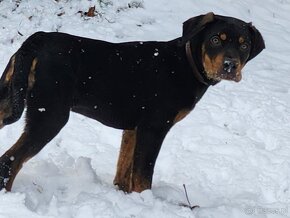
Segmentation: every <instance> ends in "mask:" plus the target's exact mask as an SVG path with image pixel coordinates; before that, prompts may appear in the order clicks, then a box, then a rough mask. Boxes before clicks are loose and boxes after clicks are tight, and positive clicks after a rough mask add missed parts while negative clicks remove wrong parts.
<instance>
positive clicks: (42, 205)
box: [0, 0, 290, 218]
mask: <svg viewBox="0 0 290 218" xmlns="http://www.w3.org/2000/svg"><path fill="white" fill-rule="evenodd" d="M17 2H19V3H17ZM99 2H101V3H100V4H99ZM128 3H129V4H130V5H131V6H130V7H129V6H128ZM17 4H18V7H17ZM94 5H95V6H96V12H97V13H98V14H97V16H96V17H94V18H88V17H81V14H80V13H77V12H78V11H83V12H84V11H87V10H88V8H89V7H91V6H94ZM209 11H214V13H216V14H222V15H227V16H234V17H237V18H239V19H242V20H245V21H247V22H253V24H254V25H255V26H256V27H257V29H259V30H260V31H261V33H262V35H263V37H264V39H265V42H266V47H267V49H266V50H264V51H263V52H262V53H261V54H260V55H258V56H257V57H256V58H255V59H253V60H252V61H250V62H249V63H248V64H247V65H246V67H245V68H244V74H243V79H242V81H241V82H240V83H233V82H221V83H220V84H218V85H217V86H215V87H212V88H210V89H209V91H208V92H207V93H206V94H205V96H204V97H203V98H202V99H201V101H200V103H199V104H198V105H197V106H196V108H195V110H194V111H193V112H192V113H191V114H190V115H188V116H187V117H186V118H185V119H184V120H183V121H181V122H180V123H178V124H177V125H176V126H175V127H174V128H173V129H172V130H171V131H170V133H169V134H168V135H167V137H166V139H165V142H164V144H163V147H162V149H161V153H160V155H159V158H158V160H157V163H156V168H155V174H154V181H153V188H152V190H146V191H144V192H142V193H140V194H139V193H132V194H124V193H123V192H121V191H118V190H116V189H115V187H114V186H113V184H112V181H113V178H114V174H115V170H116V163H117V157H118V151H119V145H120V138H121V133H122V132H121V131H120V130H115V129H112V128H108V127H105V126H104V125H102V124H100V123H99V122H97V121H94V120H91V119H89V118H86V117H83V116H81V115H78V114H74V113H71V116H70V120H69V122H68V124H67V125H66V126H65V128H63V130H62V131H61V132H60V133H59V134H58V136H57V137H55V138H54V139H53V140H52V141H51V142H50V143H49V144H48V145H47V146H46V147H45V148H44V149H43V150H42V151H41V152H40V153H39V154H38V155H37V156H35V157H34V158H33V159H31V160H30V161H29V162H27V163H26V164H25V165H24V167H23V169H22V170H21V171H20V173H19V174H18V176H17V178H16V180H15V183H14V186H13V189H12V192H11V193H5V192H4V191H1V192H0V217H1V218H2V217H3V218H8V217H9V218H10V217H11V218H18V217H31V218H55V217H62V218H83V217H86V218H93V217H161V218H162V217H167V218H169V217H174V218H177V217H178V218H181V217H199V218H201V217H202V218H225V217H231V218H242V217H257V218H281V217H290V144H289V141H290V105H289V103H290V88H289V87H290V74H289V69H290V62H289V55H290V39H289V35H290V29H289V26H290V16H289V11H290V1H289V0H264V1H251V0H244V1H233V0H220V1H211V0H204V1H193V0H183V1H182V2H177V1H168V0H144V1H142V2H141V0H139V1H138V0H137V1H131V0H118V1H109V0H103V1H97V0H91V1H89V0H70V1H65V0H59V1H52V0H51V1H45V0H30V1H28V0H22V1H0V17H1V22H0V72H2V71H3V70H4V68H5V66H6V64H7V63H8V60H9V58H10V57H11V55H12V54H13V53H14V52H15V51H16V50H17V49H18V48H19V46H20V45H21V43H22V42H23V41H24V40H25V39H26V38H27V37H28V36H29V35H31V34H32V33H34V32H36V31H40V30H42V31H62V32H67V33H71V34H75V35H80V36H85V37H91V38H96V39H102V40H107V41H112V42H121V41H133V40H162V41H164V40H171V39H173V38H176V37H178V36H180V34H181V27H182V22H184V21H185V20H186V19H188V18H190V17H192V16H196V15H199V14H204V13H207V12H209ZM172 73H174V72H172ZM56 82H57V81H56ZM23 124H24V118H22V119H21V120H20V121H19V122H17V123H15V124H13V125H10V126H7V127H5V128H3V129H1V131H0V151H1V154H2V153H4V152H5V151H6V150H7V149H8V148H10V147H11V146H12V145H13V143H15V141H16V140H17V138H18V137H19V136H20V134H21V131H22V129H23ZM44 131H45V130H44ZM183 184H185V185H186V189H187V192H188V196H189V199H190V201H191V204H192V205H199V206H200V208H195V209H194V210H190V209H189V208H187V207H182V206H179V204H180V203H183V204H187V200H186V197H185V193H184V189H183ZM192 205H191V206H192Z"/></svg>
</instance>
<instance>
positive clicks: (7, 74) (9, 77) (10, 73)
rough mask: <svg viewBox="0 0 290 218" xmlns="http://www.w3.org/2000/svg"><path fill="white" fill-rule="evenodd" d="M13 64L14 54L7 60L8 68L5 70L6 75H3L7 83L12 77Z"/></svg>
mask: <svg viewBox="0 0 290 218" xmlns="http://www.w3.org/2000/svg"><path fill="white" fill-rule="evenodd" d="M14 64H15V56H13V57H12V58H11V59H10V61H9V69H8V71H7V72H6V76H5V82H6V83H8V82H9V81H10V80H11V79H12V76H13V73H14Z"/></svg>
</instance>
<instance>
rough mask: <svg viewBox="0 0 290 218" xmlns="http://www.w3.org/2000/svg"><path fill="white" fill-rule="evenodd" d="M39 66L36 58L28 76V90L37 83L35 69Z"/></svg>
mask: <svg viewBox="0 0 290 218" xmlns="http://www.w3.org/2000/svg"><path fill="white" fill-rule="evenodd" d="M36 64H37V58H34V59H33V61H32V64H31V67H30V72H29V75H28V88H29V89H31V88H32V87H33V85H34V83H35V68H36Z"/></svg>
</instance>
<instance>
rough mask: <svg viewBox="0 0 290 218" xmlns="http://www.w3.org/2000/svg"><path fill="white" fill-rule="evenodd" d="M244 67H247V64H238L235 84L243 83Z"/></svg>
mask: <svg viewBox="0 0 290 218" xmlns="http://www.w3.org/2000/svg"><path fill="white" fill-rule="evenodd" d="M244 66H245V64H241V63H239V64H238V67H237V73H236V78H235V82H240V81H241V79H242V69H243V67H244Z"/></svg>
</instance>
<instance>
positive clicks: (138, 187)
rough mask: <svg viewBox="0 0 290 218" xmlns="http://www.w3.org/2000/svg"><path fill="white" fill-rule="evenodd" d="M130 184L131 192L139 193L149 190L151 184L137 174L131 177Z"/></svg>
mask: <svg viewBox="0 0 290 218" xmlns="http://www.w3.org/2000/svg"><path fill="white" fill-rule="evenodd" d="M132 183H133V184H132V192H139V193H140V192H142V191H144V190H146V189H151V182H150V181H149V180H148V179H146V178H144V177H143V176H142V175H141V174H138V173H135V175H133V178H132Z"/></svg>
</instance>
